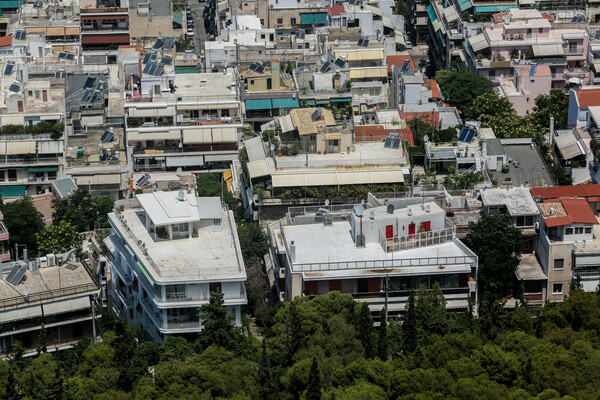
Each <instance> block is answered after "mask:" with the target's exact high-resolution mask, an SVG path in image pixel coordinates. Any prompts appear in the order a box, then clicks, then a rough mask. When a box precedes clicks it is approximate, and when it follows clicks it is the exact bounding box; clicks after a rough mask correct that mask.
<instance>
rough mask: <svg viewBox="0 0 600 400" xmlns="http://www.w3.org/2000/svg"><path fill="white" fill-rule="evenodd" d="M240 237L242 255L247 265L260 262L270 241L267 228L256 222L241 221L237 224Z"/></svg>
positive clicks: (267, 249)
mask: <svg viewBox="0 0 600 400" xmlns="http://www.w3.org/2000/svg"><path fill="white" fill-rule="evenodd" d="M237 231H238V238H239V240H240V247H241V249H242V257H243V258H244V262H245V263H246V265H247V266H248V265H251V264H253V263H256V262H260V263H261V265H262V258H263V256H264V255H265V254H267V251H269V242H268V238H267V233H266V232H265V230H264V229H263V228H262V227H261V226H260V225H258V224H257V223H254V222H247V221H240V222H238V224H237Z"/></svg>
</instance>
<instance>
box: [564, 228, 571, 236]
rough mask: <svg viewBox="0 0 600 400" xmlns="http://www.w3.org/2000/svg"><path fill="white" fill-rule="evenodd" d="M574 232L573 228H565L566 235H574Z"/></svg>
mask: <svg viewBox="0 0 600 400" xmlns="http://www.w3.org/2000/svg"><path fill="white" fill-rule="evenodd" d="M572 234H573V228H567V229H565V235H572Z"/></svg>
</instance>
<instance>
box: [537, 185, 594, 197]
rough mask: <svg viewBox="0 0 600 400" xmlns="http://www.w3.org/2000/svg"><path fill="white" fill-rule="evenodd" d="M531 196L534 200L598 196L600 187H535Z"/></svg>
mask: <svg viewBox="0 0 600 400" xmlns="http://www.w3.org/2000/svg"><path fill="white" fill-rule="evenodd" d="M531 194H532V195H533V197H534V198H536V199H537V198H538V197H539V198H541V199H553V198H558V197H590V196H600V185H578V186H552V187H537V188H532V189H531Z"/></svg>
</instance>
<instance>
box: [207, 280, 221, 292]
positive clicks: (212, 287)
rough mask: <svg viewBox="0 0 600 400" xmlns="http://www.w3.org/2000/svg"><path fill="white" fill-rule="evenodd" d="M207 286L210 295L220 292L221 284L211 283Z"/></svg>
mask: <svg viewBox="0 0 600 400" xmlns="http://www.w3.org/2000/svg"><path fill="white" fill-rule="evenodd" d="M208 286H209V290H210V292H211V293H212V292H220V291H221V282H211V283H209V284H208Z"/></svg>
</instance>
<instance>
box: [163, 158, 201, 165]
mask: <svg viewBox="0 0 600 400" xmlns="http://www.w3.org/2000/svg"><path fill="white" fill-rule="evenodd" d="M166 161H167V167H193V166H199V165H203V164H204V156H181V157H167V158H166Z"/></svg>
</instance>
